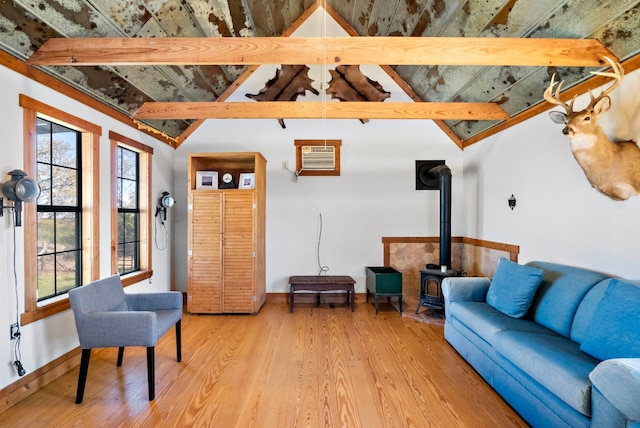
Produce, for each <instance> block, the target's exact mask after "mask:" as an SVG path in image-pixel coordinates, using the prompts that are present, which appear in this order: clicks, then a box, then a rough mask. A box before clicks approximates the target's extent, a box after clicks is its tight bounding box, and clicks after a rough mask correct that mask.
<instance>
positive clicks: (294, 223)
mask: <svg viewBox="0 0 640 428" xmlns="http://www.w3.org/2000/svg"><path fill="white" fill-rule="evenodd" d="M286 125H287V127H286V129H281V128H280V126H279V124H278V122H277V121H276V120H275V119H272V120H209V121H207V122H206V123H205V124H204V125H203V126H201V127H200V128H199V129H198V130H197V131H196V132H195V133H194V134H193V135H192V136H191V137H190V138H189V139H188V140H187V142H186V143H184V144H183V145H181V146H180V148H179V149H178V150H177V151H176V183H175V188H176V197H177V198H178V205H177V206H176V208H175V216H174V219H175V221H176V223H175V224H174V226H175V237H174V242H175V245H176V258H175V266H176V269H175V273H176V278H175V282H176V284H177V286H178V288H179V289H181V290H184V291H186V281H187V273H186V262H187V256H186V250H187V248H186V245H187V222H186V219H187V210H186V204H185V203H184V202H186V192H187V171H186V170H187V154H188V153H199V152H229V151H239V152H242V151H257V152H260V153H262V154H263V155H264V156H265V158H266V159H267V197H266V199H267V201H266V203H267V222H266V224H267V233H266V235H267V236H266V258H267V263H266V269H267V272H266V282H267V284H266V286H267V292H286V291H288V282H287V281H288V277H289V276H290V275H315V274H317V273H318V271H319V267H318V262H317V257H318V251H317V247H318V235H319V228H320V223H319V217H320V215H322V225H323V228H322V239H321V247H320V263H321V264H322V265H326V266H328V267H329V269H330V270H329V272H328V273H329V274H333V275H351V276H353V277H354V279H355V280H356V281H357V285H356V291H359V292H360V291H364V286H365V285H364V283H365V277H364V275H365V267H366V266H380V265H381V264H382V262H383V259H382V256H383V252H382V250H383V248H382V242H381V238H382V237H383V236H438V234H439V211H438V207H439V193H438V192H437V191H416V190H415V161H416V160H417V159H444V160H446V161H447V164H448V166H449V167H450V168H451V170H452V174H453V180H452V181H453V209H452V233H453V234H454V235H460V234H462V232H463V228H462V225H463V220H462V219H463V216H464V214H465V213H464V210H463V195H462V187H463V185H462V162H461V161H462V152H461V151H460V150H459V149H458V148H457V146H455V145H454V144H453V143H452V142H451V140H449V139H448V137H446V136H445V135H444V134H443V133H442V131H440V129H439V128H438V127H437V126H435V125H434V124H433V123H432V122H428V121H409V120H407V121H379V120H378V121H374V120H372V121H370V122H369V123H367V124H361V123H360V122H359V121H358V120H329V121H326V122H325V121H323V120H322V119H318V120H287V121H286ZM325 136H326V138H328V139H341V140H342V148H341V152H342V158H341V175H340V176H339V177H309V176H306V177H305V176H302V177H299V178H298V180H297V181H294V180H293V175H292V174H291V173H289V172H286V171H283V170H282V161H287V162H288V164H289V166H290V167H291V169H293V168H295V148H294V140H295V139H313V138H325ZM181 202H183V203H181Z"/></svg>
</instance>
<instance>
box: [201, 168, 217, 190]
mask: <svg viewBox="0 0 640 428" xmlns="http://www.w3.org/2000/svg"><path fill="white" fill-rule="evenodd" d="M217 188H218V172H217V171H196V189H203V190H204V189H217Z"/></svg>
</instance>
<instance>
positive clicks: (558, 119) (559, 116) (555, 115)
mask: <svg viewBox="0 0 640 428" xmlns="http://www.w3.org/2000/svg"><path fill="white" fill-rule="evenodd" d="M549 117H550V118H551V120H552V121H554V122H555V123H559V124H560V125H564V124H565V122H566V121H567V115H566V114H565V113H562V112H561V111H550V112H549Z"/></svg>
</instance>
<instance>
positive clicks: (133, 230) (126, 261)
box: [116, 146, 140, 275]
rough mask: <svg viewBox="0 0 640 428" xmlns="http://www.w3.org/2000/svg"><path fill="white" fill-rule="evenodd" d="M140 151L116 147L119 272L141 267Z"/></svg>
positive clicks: (129, 271)
mask: <svg viewBox="0 0 640 428" xmlns="http://www.w3.org/2000/svg"><path fill="white" fill-rule="evenodd" d="M139 157H140V155H139V154H138V153H137V152H135V151H133V150H130V149H127V148H125V147H122V146H117V147H116V170H117V171H116V182H117V201H116V204H117V207H118V220H117V223H118V256H117V257H118V273H119V274H120V275H125V274H128V273H131V272H136V271H138V270H140V200H139V194H140V180H139V177H138V176H139V173H140V168H139V165H140V162H139Z"/></svg>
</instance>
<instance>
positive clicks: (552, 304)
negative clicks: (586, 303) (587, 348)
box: [527, 262, 607, 337]
mask: <svg viewBox="0 0 640 428" xmlns="http://www.w3.org/2000/svg"><path fill="white" fill-rule="evenodd" d="M527 266H533V267H537V268H539V269H542V270H543V271H544V274H543V278H542V283H541V284H540V286H539V287H538V291H537V293H536V296H535V297H534V299H533V303H532V304H531V308H530V310H529V315H530V316H531V317H532V318H533V319H534V321H536V322H537V323H538V324H541V325H543V326H545V327H547V328H548V329H550V330H553V331H555V332H556V333H558V334H560V335H562V336H564V337H569V336H570V333H571V327H572V325H573V318H574V316H575V314H576V311H577V309H578V306H579V305H580V302H582V299H583V298H584V296H585V295H586V294H587V293H588V292H589V290H591V288H592V287H593V286H595V285H596V284H597V283H599V282H600V281H602V280H604V279H606V278H607V276H606V275H604V274H601V273H598V272H594V271H591V270H588V269H583V268H577V267H572V266H567V265H561V264H556V263H549V262H529V263H527Z"/></svg>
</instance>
